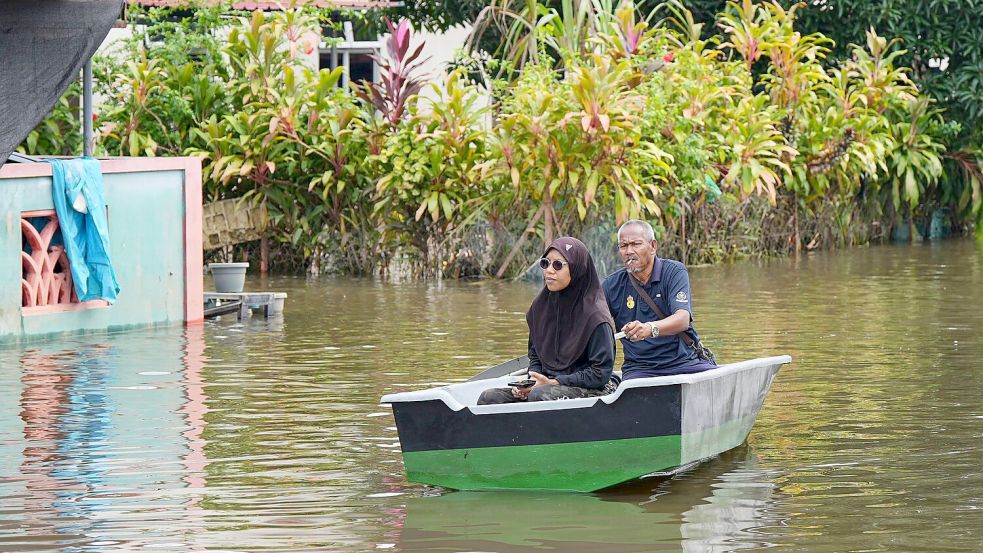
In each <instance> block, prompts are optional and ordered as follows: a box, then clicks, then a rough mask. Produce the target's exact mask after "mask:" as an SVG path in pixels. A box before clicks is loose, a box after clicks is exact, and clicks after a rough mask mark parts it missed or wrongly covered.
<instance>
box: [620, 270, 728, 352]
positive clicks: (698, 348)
mask: <svg viewBox="0 0 983 553" xmlns="http://www.w3.org/2000/svg"><path fill="white" fill-rule="evenodd" d="M628 282H631V285H632V286H633V287H634V288H635V291H636V292H638V295H639V297H641V298H642V299H643V300H645V303H647V304H648V306H649V307H651V308H652V311H655V314H656V315H658V316H659V318H660V319H665V318H666V314H665V313H663V312H662V310H661V309H659V306H658V305H656V304H655V301H654V300H652V298H651V297H650V296H649V295H648V293H646V292H645V290H644V289H642V287H641V286H639V284H638V281H637V280H636V279H635V277H633V276H631V275H628ZM680 338H682V340H683V342H684V343H685V344H686V345H687V346H689V347H691V348H693V351H695V352H696V356H697V357H699V358H700V359H702V360H703V361H706V362H708V363H712V364H714V365H716V364H717V357H716V356H715V355H714V354H713V351H711V350H710V348H708V347H707V346H705V345H703V342H702V341H701V340H694V339H693V337H692V336H690V335H689V333H688V332H686V331H683V333H682V334H681V335H680Z"/></svg>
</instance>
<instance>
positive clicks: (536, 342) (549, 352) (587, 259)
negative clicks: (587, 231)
mask: <svg viewBox="0 0 983 553" xmlns="http://www.w3.org/2000/svg"><path fill="white" fill-rule="evenodd" d="M539 266H540V267H542V269H543V278H544V280H545V286H544V287H543V290H542V291H541V292H540V293H539V295H538V296H536V299H534V300H533V302H532V305H531V306H530V307H529V312H528V313H526V323H527V324H528V325H529V378H530V379H532V380H534V381H535V384H534V385H533V386H531V387H526V388H519V387H508V388H490V389H488V390H485V391H484V392H482V393H481V396H480V397H479V398H478V404H479V405H486V404H490V403H511V402H516V401H543V400H550V399H572V398H578V397H591V396H599V395H604V394H609V393H611V392H614V390H615V389H616V388H617V387H618V383H619V382H620V379H618V378H617V377H612V373H611V371H612V369H613V368H614V326H613V323H612V321H611V313H610V311H609V310H608V305H607V301H605V299H604V293H603V292H602V291H601V281H600V279H599V278H598V277H597V269H596V268H595V267H594V260H593V259H592V258H591V255H590V252H589V251H587V246H585V245H584V243H583V242H581V241H580V240H577V239H576V238H570V237H563V238H557V239H556V240H554V241H553V243H552V244H550V246H549V248H547V249H546V253H544V254H543V258H542V259H540V260H539Z"/></svg>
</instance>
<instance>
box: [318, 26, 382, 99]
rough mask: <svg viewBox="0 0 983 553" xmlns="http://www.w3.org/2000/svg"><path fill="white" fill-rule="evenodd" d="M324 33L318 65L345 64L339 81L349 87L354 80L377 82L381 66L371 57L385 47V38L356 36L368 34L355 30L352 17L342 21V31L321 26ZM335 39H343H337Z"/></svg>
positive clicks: (327, 66)
mask: <svg viewBox="0 0 983 553" xmlns="http://www.w3.org/2000/svg"><path fill="white" fill-rule="evenodd" d="M322 37H324V38H325V39H327V40H326V41H325V42H324V43H323V44H322V47H321V49H320V51H319V55H318V69H334V68H336V67H338V66H342V67H344V68H345V73H344V75H343V76H342V78H341V80H340V81H339V82H338V85H339V86H341V87H342V88H344V89H345V90H348V89H350V88H351V82H352V81H353V82H358V81H363V80H364V81H371V82H378V80H379V66H378V65H377V64H376V63H375V60H373V59H372V55H373V54H377V53H378V52H379V51H380V50H381V49H382V42H381V41H379V40H378V38H376V39H374V40H356V38H358V39H364V38H368V37H367V36H364V37H363V36H357V35H356V33H355V32H354V31H353V28H352V23H351V21H345V22H344V23H343V24H342V30H341V32H340V33H339V32H337V31H335V30H333V29H330V28H327V27H325V28H322ZM335 39H340V40H341V42H338V41H337V40H335Z"/></svg>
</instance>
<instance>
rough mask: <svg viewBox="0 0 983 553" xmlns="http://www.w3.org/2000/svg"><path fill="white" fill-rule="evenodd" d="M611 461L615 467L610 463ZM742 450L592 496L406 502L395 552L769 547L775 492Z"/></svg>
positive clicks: (477, 496) (451, 496)
mask: <svg viewBox="0 0 983 553" xmlns="http://www.w3.org/2000/svg"><path fill="white" fill-rule="evenodd" d="M612 461H613V462H614V460H612ZM755 464H756V461H755V456H754V455H753V454H752V453H751V452H750V450H749V448H747V447H741V448H738V449H737V450H733V451H730V452H727V453H725V454H724V455H722V456H720V457H718V458H716V459H713V460H711V461H709V462H706V463H703V464H701V465H699V466H697V467H694V468H692V469H690V470H688V471H686V472H684V473H682V474H679V475H676V476H674V477H671V478H665V477H661V478H652V479H647V480H642V481H640V482H635V483H631V484H628V485H623V486H620V487H617V488H614V489H611V490H607V491H604V492H600V493H596V494H566V493H532V492H514V493H512V492H505V493H502V492H456V493H447V494H443V495H433V496H422V497H412V498H409V499H408V500H407V501H406V505H405V508H406V518H405V521H404V526H403V529H402V532H401V533H400V538H399V542H398V547H399V550H401V551H420V552H423V551H474V550H477V551H497V552H500V553H507V552H511V551H530V550H552V551H572V552H575V551H584V552H595V551H605V552H625V553H627V552H640V551H677V550H682V551H694V552H697V551H698V552H707V551H709V552H713V551H734V550H737V549H744V548H754V547H762V546H765V545H766V543H765V540H763V539H762V538H761V537H760V536H757V535H756V534H755V532H754V529H755V528H757V527H759V526H762V525H763V524H766V523H767V521H768V518H769V515H768V512H769V511H770V510H771V509H772V508H773V507H774V505H775V502H774V498H775V487H774V486H773V485H769V484H766V483H762V482H761V478H762V476H763V475H762V474H761V471H760V470H759V469H756V468H755Z"/></svg>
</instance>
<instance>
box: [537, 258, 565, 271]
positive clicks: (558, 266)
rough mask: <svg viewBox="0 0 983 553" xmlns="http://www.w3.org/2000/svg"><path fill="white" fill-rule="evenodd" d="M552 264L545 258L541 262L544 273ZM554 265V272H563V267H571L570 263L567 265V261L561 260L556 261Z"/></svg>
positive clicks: (540, 265)
mask: <svg viewBox="0 0 983 553" xmlns="http://www.w3.org/2000/svg"><path fill="white" fill-rule="evenodd" d="M550 264H551V263H550V260H549V259H546V258H545V257H544V258H542V259H540V260H539V268H540V269H542V270H544V271H545V270H546V268H547V267H549V266H550ZM552 265H553V270H554V271H561V270H563V266H564V265H569V263H567V262H566V261H560V260H559V259H554V260H553V262H552Z"/></svg>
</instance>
